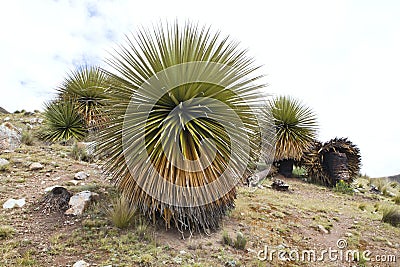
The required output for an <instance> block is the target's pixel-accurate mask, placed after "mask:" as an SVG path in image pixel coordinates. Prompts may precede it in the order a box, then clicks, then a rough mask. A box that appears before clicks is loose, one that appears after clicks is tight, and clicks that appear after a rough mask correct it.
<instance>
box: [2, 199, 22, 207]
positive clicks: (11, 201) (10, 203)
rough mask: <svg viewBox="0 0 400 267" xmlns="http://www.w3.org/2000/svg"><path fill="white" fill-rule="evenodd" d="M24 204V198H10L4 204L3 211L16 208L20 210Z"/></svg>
mask: <svg viewBox="0 0 400 267" xmlns="http://www.w3.org/2000/svg"><path fill="white" fill-rule="evenodd" d="M25 203H26V202H25V198H21V199H13V198H10V199H9V200H7V201H6V202H4V204H3V209H13V208H15V207H16V206H18V207H20V208H21V207H23V206H24V205H25Z"/></svg>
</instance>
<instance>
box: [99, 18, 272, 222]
mask: <svg viewBox="0 0 400 267" xmlns="http://www.w3.org/2000/svg"><path fill="white" fill-rule="evenodd" d="M108 62H109V64H110V66H111V68H112V70H111V71H110V74H111V73H113V78H114V80H115V81H117V82H116V83H115V84H116V85H115V86H113V88H112V89H111V91H110V95H111V96H112V98H111V100H110V106H109V108H108V109H107V111H106V112H105V114H107V115H108V121H109V122H108V124H107V127H105V128H104V129H103V130H102V131H101V136H100V138H99V152H100V153H107V154H108V155H109V156H108V160H107V162H106V164H105V167H106V169H107V171H108V172H109V173H110V174H111V175H112V177H113V179H114V181H115V182H116V184H117V186H118V188H119V189H120V190H121V191H122V192H123V194H124V195H126V196H127V197H128V198H129V200H130V201H131V202H132V203H134V204H135V205H136V206H137V207H138V208H139V210H141V211H142V213H144V214H145V215H146V216H148V217H149V218H151V219H153V220H157V218H161V219H162V220H164V221H165V223H166V226H167V227H170V226H171V225H173V226H176V227H177V228H178V229H181V230H185V229H197V230H201V229H212V228H216V227H218V225H219V221H220V220H221V218H222V216H224V215H225V214H226V212H227V211H228V210H229V209H232V208H233V207H234V199H235V196H236V189H235V186H236V184H237V182H238V181H239V180H240V179H241V176H242V175H243V173H244V172H245V169H246V167H247V165H248V162H249V158H250V154H252V149H253V148H256V147H257V146H259V145H260V144H255V141H253V140H258V139H256V138H250V137H252V136H256V135H257V134H258V133H259V132H260V129H259V126H258V120H257V116H256V115H255V113H254V111H253V109H252V107H253V106H256V105H259V103H260V102H261V100H262V96H261V94H260V92H259V91H258V89H260V88H261V87H263V86H264V85H260V84H255V82H256V81H257V80H258V79H259V78H260V76H257V75H255V74H254V72H255V70H256V69H257V68H258V67H257V66H253V59H252V58H250V57H248V56H247V55H246V51H244V50H241V49H239V47H238V43H236V42H233V41H231V40H230V38H228V37H224V38H222V37H221V36H220V33H218V32H217V33H215V32H213V31H211V29H210V28H207V27H199V26H197V25H194V24H191V23H186V24H185V25H183V26H182V25H179V24H178V23H175V24H174V25H159V26H158V27H156V28H155V29H149V30H146V29H142V30H140V31H138V32H137V34H136V35H133V36H132V37H131V38H129V37H128V38H127V44H126V45H122V46H121V47H120V48H119V50H116V52H115V55H114V56H113V57H112V58H111V59H110V60H109V61H108ZM260 139H261V138H260Z"/></svg>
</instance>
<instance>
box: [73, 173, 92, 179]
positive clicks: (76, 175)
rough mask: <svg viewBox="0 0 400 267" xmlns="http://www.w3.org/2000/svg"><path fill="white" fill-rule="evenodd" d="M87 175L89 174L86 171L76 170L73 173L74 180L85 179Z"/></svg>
mask: <svg viewBox="0 0 400 267" xmlns="http://www.w3.org/2000/svg"><path fill="white" fill-rule="evenodd" d="M89 176H90V174H88V173H86V172H77V173H75V176H74V179H75V180H85V179H86V178H88V177H89Z"/></svg>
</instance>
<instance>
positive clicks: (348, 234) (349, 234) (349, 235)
mask: <svg viewBox="0 0 400 267" xmlns="http://www.w3.org/2000/svg"><path fill="white" fill-rule="evenodd" d="M344 236H345V237H351V236H353V234H352V233H345V234H344Z"/></svg>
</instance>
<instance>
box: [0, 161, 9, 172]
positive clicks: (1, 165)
mask: <svg viewBox="0 0 400 267" xmlns="http://www.w3.org/2000/svg"><path fill="white" fill-rule="evenodd" d="M8 165H10V162H9V161H8V160H6V159H1V158H0V170H1V169H4V168H6V167H7V166H8Z"/></svg>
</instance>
